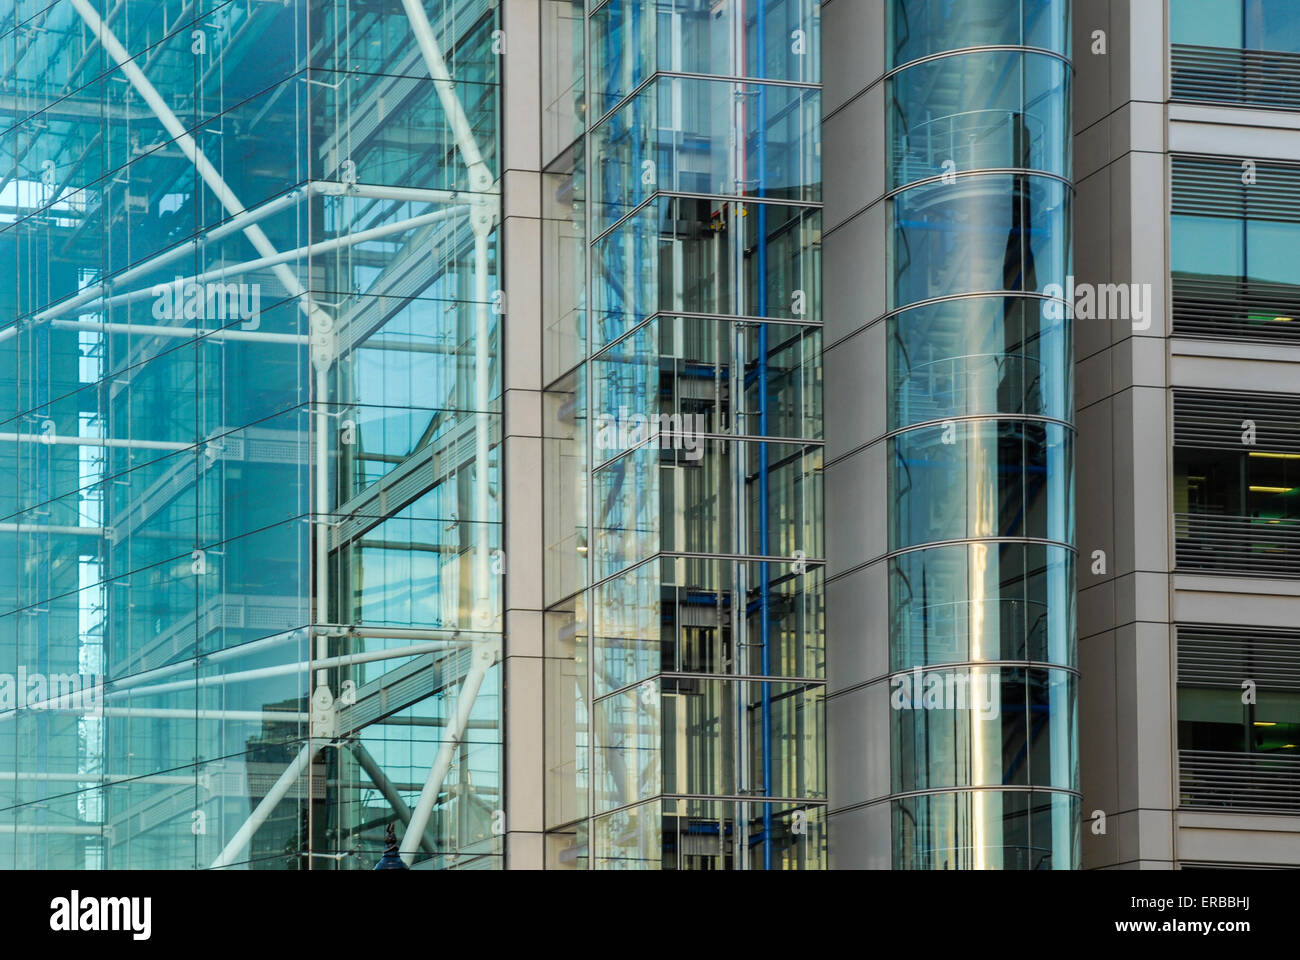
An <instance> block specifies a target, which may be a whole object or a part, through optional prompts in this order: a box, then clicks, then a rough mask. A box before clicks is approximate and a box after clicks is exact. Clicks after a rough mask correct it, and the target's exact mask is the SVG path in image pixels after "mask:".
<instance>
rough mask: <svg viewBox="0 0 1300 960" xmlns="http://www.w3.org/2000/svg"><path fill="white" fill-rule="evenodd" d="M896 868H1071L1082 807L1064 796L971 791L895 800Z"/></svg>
mask: <svg viewBox="0 0 1300 960" xmlns="http://www.w3.org/2000/svg"><path fill="white" fill-rule="evenodd" d="M891 812H892V816H893V826H894V851H893V853H894V856H893V866H894V869H896V870H1071V869H1074V866H1075V865H1076V864H1077V863H1078V862H1079V856H1080V848H1081V842H1082V837H1081V835H1080V823H1079V818H1080V803H1079V800H1078V798H1076V797H1073V796H1070V795H1068V794H1063V793H1044V792H1041V791H1036V790H1035V791H1014V792H1013V791H1002V790H972V791H968V792H963V793H940V794H931V795H925V796H918V797H907V798H904V799H901V800H895V801H894V802H893V805H892V811H891Z"/></svg>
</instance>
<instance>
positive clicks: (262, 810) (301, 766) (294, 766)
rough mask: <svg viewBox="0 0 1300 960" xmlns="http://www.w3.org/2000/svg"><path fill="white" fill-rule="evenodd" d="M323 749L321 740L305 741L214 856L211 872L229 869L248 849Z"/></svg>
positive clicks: (323, 744)
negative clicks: (254, 836) (272, 812)
mask: <svg viewBox="0 0 1300 960" xmlns="http://www.w3.org/2000/svg"><path fill="white" fill-rule="evenodd" d="M324 746H325V743H324V741H322V740H308V741H307V742H306V743H304V744H303V745H302V749H301V750H299V751H298V756H296V757H295V758H294V759H293V762H292V763H290V764H289V766H287V767H286V768H285V770H284V773H282V774H280V779H279V780H277V781H275V784H274V786H272V787H271V789H270V790H268V791H267V792H266V796H264V797H263V798H262V802H261V803H259V804H258V805H257V806H256V807H255V808H254V809H253V812H252V813H250V814H249V815H248V819H247V820H245V821H244V823H243V825H242V826H240V828H239V829H238V830H237V831H235V835H234V836H233V837H231V838H230V842H229V843H227V844H226V846H225V848H224V849H223V850H222V851H221V853H219V854H218V855H217V859H215V860H213V861H212V869H214V870H218V869H220V868H222V867H228V866H230V864H232V863H234V862H235V861H236V860H238V859H239V858H240V857H242V856H243V854H244V850H245V849H247V847H248V844H249V841H251V840H252V839H253V834H255V833H257V829H258V827H260V826H261V825H262V824H263V823H265V822H266V818H267V817H269V816H270V815H271V811H272V810H274V809H275V808H276V806H277V805H278V804H279V803H280V801H281V800H283V799H284V797H285V794H287V793H288V792H289V790H290V788H292V787H293V785H294V784H295V783H297V782H298V778H299V777H300V776H302V773H303V771H304V770H306V769H307V767H308V766H309V765H310V764H311V761H312V759H313V758H314V757H315V756H316V754H317V753H319V752H320V751H321V749H322V748H323V747H324Z"/></svg>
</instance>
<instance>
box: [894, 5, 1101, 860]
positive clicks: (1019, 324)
mask: <svg viewBox="0 0 1300 960" xmlns="http://www.w3.org/2000/svg"><path fill="white" fill-rule="evenodd" d="M888 10H889V14H890V17H889V21H888V22H889V28H888V44H889V55H890V61H889V64H888V66H889V72H888V74H887V77H886V91H885V103H886V110H887V128H888V137H889V151H888V153H887V156H888V166H889V171H888V179H887V189H888V190H889V191H890V192H889V198H888V206H889V211H890V227H889V231H890V232H889V244H888V256H889V271H890V272H889V276H890V279H891V290H890V298H891V299H890V303H889V306H890V312H889V315H888V316H887V318H886V323H887V332H886V338H887V342H888V348H887V369H888V377H889V396H890V401H889V409H888V418H887V419H888V429H889V440H888V463H889V467H888V472H889V497H890V504H889V509H890V521H889V549H890V556H889V603H890V670H891V677H890V681H891V691H890V692H891V701H890V702H891V711H890V716H891V720H892V730H891V741H892V750H891V753H892V758H893V760H892V793H893V796H892V800H891V803H892V830H893V865H894V867H895V868H896V869H935V870H943V869H966V868H972V869H980V868H988V869H1071V868H1074V867H1076V866H1077V865H1078V862H1079V852H1078V850H1079V800H1078V789H1079V783H1078V749H1077V736H1076V729H1075V728H1076V719H1075V718H1076V688H1077V667H1076V654H1075V647H1076V634H1075V629H1076V628H1075V613H1074V585H1075V574H1074V570H1075V551H1074V547H1073V540H1074V529H1073V490H1072V487H1071V484H1072V479H1073V440H1074V429H1073V427H1072V420H1073V398H1072V394H1073V390H1072V380H1071V365H1072V353H1071V338H1070V319H1069V306H1068V305H1067V304H1066V303H1065V302H1064V301H1063V299H1062V297H1061V295H1060V291H1062V290H1064V289H1065V287H1066V277H1067V276H1068V275H1069V274H1070V266H1071V240H1070V206H1071V199H1072V195H1073V190H1072V187H1071V184H1070V169H1071V168H1070V142H1071V139H1070V133H1071V131H1070V78H1071V66H1070V63H1069V59H1068V56H1069V22H1070V10H1069V3H1068V2H1066V0H973V2H969V3H961V4H953V3H949V2H943V0H892V2H891V3H890V4H889V5H888ZM1053 284H1058V285H1060V286H1059V287H1057V288H1056V295H1055V296H1053V295H1052V293H1053V291H1052V289H1051V285H1053Z"/></svg>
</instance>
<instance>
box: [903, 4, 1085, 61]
mask: <svg viewBox="0 0 1300 960" xmlns="http://www.w3.org/2000/svg"><path fill="white" fill-rule="evenodd" d="M888 10H889V13H890V16H889V35H890V37H891V38H892V41H893V42H892V44H891V45H890V50H889V54H890V56H889V65H890V66H891V67H896V66H900V65H902V64H904V63H909V62H911V61H912V60H916V59H919V58H921V57H926V56H929V55H931V54H934V53H943V52H944V51H945V50H960V49H963V48H965V47H985V46H1026V47H1041V48H1042V49H1044V50H1054V51H1055V52H1057V53H1059V54H1061V55H1062V56H1068V55H1069V53H1070V26H1069V25H1070V0H962V2H960V3H954V2H952V0H892V2H891V3H890V5H889V7H888Z"/></svg>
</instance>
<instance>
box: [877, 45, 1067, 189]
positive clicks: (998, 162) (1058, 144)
mask: <svg viewBox="0 0 1300 960" xmlns="http://www.w3.org/2000/svg"><path fill="white" fill-rule="evenodd" d="M1069 78H1070V68H1069V66H1068V65H1067V64H1066V63H1065V62H1064V61H1061V60H1058V59H1057V58H1055V57H1049V56H1047V55H1045V54H1035V53H1022V52H1019V51H1010V50H999V51H989V52H985V53H970V54H965V55H963V56H959V57H943V58H940V59H938V60H927V61H925V62H924V63H917V64H914V65H912V66H910V67H908V68H907V69H905V70H902V71H900V72H899V73H896V74H894V76H892V77H891V78H890V79H889V80H888V88H887V92H886V102H887V103H888V104H889V130H888V137H889V143H890V145H891V149H890V154H889V161H890V178H889V184H890V186H891V188H892V187H900V186H902V185H903V184H907V183H912V182H914V181H916V180H923V179H925V178H927V177H938V176H942V175H943V174H945V173H949V172H953V171H968V170H983V169H1016V168H1020V169H1029V170H1043V171H1046V172H1048V173H1055V174H1058V175H1060V176H1063V177H1065V176H1069V173H1070V143H1071V137H1070V127H1069V115H1070V110H1069V104H1070V88H1069Z"/></svg>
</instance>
